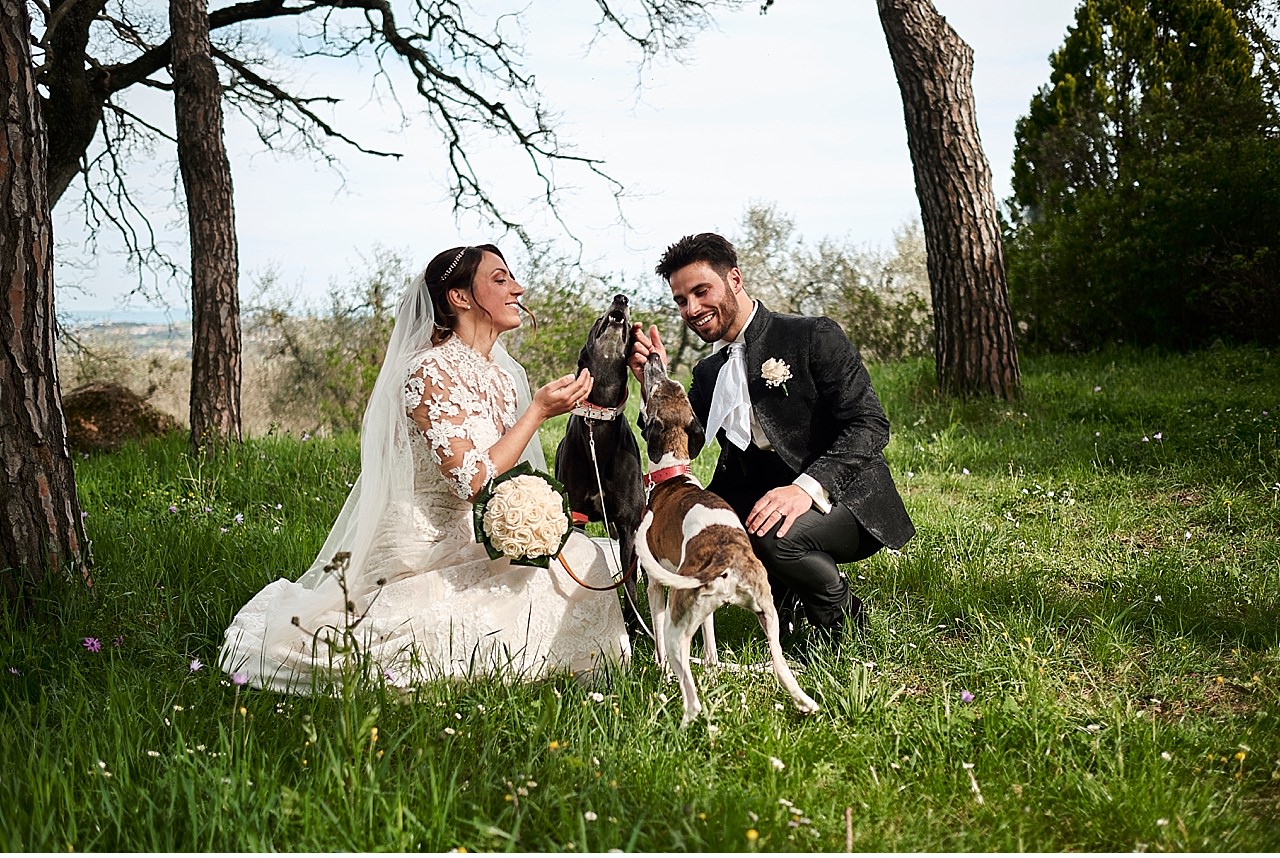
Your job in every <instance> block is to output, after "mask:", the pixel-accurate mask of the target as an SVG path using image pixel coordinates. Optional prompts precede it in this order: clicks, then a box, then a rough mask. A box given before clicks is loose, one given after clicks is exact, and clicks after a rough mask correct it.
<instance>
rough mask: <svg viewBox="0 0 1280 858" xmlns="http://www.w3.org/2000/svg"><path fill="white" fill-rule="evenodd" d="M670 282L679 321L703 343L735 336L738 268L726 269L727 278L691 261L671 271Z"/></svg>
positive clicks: (740, 280) (740, 288)
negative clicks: (680, 319)
mask: <svg viewBox="0 0 1280 858" xmlns="http://www.w3.org/2000/svg"><path fill="white" fill-rule="evenodd" d="M669 282H670V284H671V297H672V298H674V299H675V302H676V307H677V308H678V309H679V310H680V318H682V319H684V323H685V324H686V325H688V326H689V330H691V331H693V332H694V333H695V334H697V335H698V337H699V338H701V340H702V341H703V342H704V343H713V342H715V341H716V340H722V339H725V338H732V337H735V336H737V334H738V329H739V328H740V327H741V325H740V324H739V318H738V315H739V314H738V293H739V292H741V291H742V275H741V274H739V273H738V269H736V268H731V269H729V272H728V275H727V278H726V277H721V276H720V274H719V273H718V272H717V271H716V270H715V269H714V268H712V267H711V266H710V265H708V264H707V263H705V262H692V263H690V264H688V265H686V266H685V267H684V268H681V269H679V270H678V271H676V272H674V273H673V274H672V275H671V280H670V281H669Z"/></svg>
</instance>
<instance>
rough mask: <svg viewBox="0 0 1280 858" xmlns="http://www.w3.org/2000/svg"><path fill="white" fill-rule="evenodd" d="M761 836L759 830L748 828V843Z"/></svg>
mask: <svg viewBox="0 0 1280 858" xmlns="http://www.w3.org/2000/svg"><path fill="white" fill-rule="evenodd" d="M759 838H760V832H759V831H756V830H755V829H754V828H748V829H747V842H748V843H755V842H756V841H757V840H758V839H759Z"/></svg>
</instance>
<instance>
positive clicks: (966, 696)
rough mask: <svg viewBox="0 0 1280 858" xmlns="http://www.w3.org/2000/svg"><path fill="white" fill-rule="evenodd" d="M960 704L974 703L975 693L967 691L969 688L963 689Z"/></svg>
mask: <svg viewBox="0 0 1280 858" xmlns="http://www.w3.org/2000/svg"><path fill="white" fill-rule="evenodd" d="M960 702H961V703H972V702H973V692H972V691H970V690H969V689H967V688H965V689H962V690H961V691H960Z"/></svg>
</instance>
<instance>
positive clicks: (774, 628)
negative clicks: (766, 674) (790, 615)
mask: <svg viewBox="0 0 1280 858" xmlns="http://www.w3.org/2000/svg"><path fill="white" fill-rule="evenodd" d="M756 602H757V604H759V606H760V610H759V611H758V612H757V613H756V619H758V620H759V621H760V626H761V627H762V628H763V629H764V634H765V637H766V638H767V639H768V641H769V655H770V657H771V658H772V661H773V675H774V676H776V677H777V678H778V684H779V685H781V686H782V687H783V688H785V689H786V690H787V693H788V694H790V695H791V699H792V700H794V701H795V702H796V708H798V709H799V710H800V711H801V712H803V713H805V714H806V715H808V714H810V713H812V712H817V711H818V704H817V703H816V702H815V701H814V699H813V698H812V697H810V696H809V695H808V694H805V693H804V690H803V689H801V688H800V683H798V682H796V677H795V674H794V673H792V672H791V668H790V667H789V666H788V665H787V660H786V659H785V658H784V657H783V655H782V641H781V640H780V634H779V631H780V630H779V626H778V611H777V609H776V608H774V606H773V599H772V598H771V597H770V596H769V594H768V593H767V592H766V593H765V594H764V597H763V598H757V599H756Z"/></svg>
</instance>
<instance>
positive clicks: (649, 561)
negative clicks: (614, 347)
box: [636, 354, 818, 727]
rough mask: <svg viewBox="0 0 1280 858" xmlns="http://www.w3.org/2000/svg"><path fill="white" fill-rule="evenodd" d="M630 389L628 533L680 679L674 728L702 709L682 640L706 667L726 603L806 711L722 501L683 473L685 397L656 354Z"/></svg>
mask: <svg viewBox="0 0 1280 858" xmlns="http://www.w3.org/2000/svg"><path fill="white" fill-rule="evenodd" d="M640 390H641V393H642V395H643V404H642V413H641V434H642V435H643V436H644V440H645V443H646V445H647V447H648V456H649V471H648V475H647V476H646V477H645V486H646V487H647V488H648V489H649V505H648V509H647V510H646V511H645V514H644V518H643V519H641V522H640V529H639V530H638V531H637V533H636V554H637V555H638V556H639V559H640V566H641V568H642V569H644V571H645V573H646V574H647V575H648V579H649V582H648V595H649V610H650V613H651V614H652V616H653V635H654V649H655V652H656V655H657V659H658V663H659V664H664V665H665V666H666V667H667V669H668V670H669V671H671V672H672V673H674V674H675V676H676V678H677V679H678V680H679V682H680V694H681V697H682V698H683V700H684V718H683V720H682V721H681V722H680V726H681V727H685V726H688V724H689V723H690V722H691V721H693V720H694V719H695V718H697V717H698V714H699V713H700V712H701V711H702V702H701V701H700V700H699V699H698V689H697V686H695V685H694V682H693V674H692V672H691V671H690V669H689V644H690V641H691V640H692V639H693V634H694V632H696V631H697V630H698V629H699V628H701V629H702V640H703V646H704V650H705V662H706V663H708V664H715V663H716V642H715V628H714V620H713V616H712V615H713V614H714V613H715V611H716V609H717V608H719V607H720V606H722V605H728V604H733V605H740V606H741V607H744V608H746V609H747V610H749V611H751V612H752V613H754V614H755V615H756V619H758V620H759V621H760V625H761V627H762V628H763V629H764V633H765V636H766V637H767V638H768V641H769V655H770V657H771V661H772V663H773V673H774V676H776V677H777V678H778V682H779V683H780V684H781V685H782V687H783V688H785V689H786V690H787V692H788V693H789V694H790V695H791V697H792V699H794V700H795V702H796V706H797V707H798V708H799V709H800V711H801V712H804V713H806V714H807V713H810V712H816V711H817V709H818V704H817V703H815V702H814V700H813V698H811V697H809V695H807V694H805V693H804V691H803V690H801V688H800V685H799V683H797V682H796V678H795V675H794V674H793V673H792V672H791V668H790V667H788V666H787V662H786V661H785V659H784V658H783V656H782V644H781V643H780V642H779V640H778V613H777V610H776V609H775V608H774V606H773V596H772V594H771V593H770V590H769V578H768V575H767V573H766V572H765V568H764V565H763V564H761V562H760V560H759V559H758V558H757V557H756V555H755V553H754V552H753V551H752V550H751V542H750V540H749V539H748V537H747V531H746V529H745V528H744V527H743V526H742V522H741V521H739V520H738V516H737V515H736V514H735V513H734V511H733V509H732V508H731V507H730V506H729V504H727V503H726V502H725V501H724V500H723V499H721V498H720V497H719V496H718V495H715V494H713V493H712V492H709V491H707V490H706V489H704V488H703V487H702V485H701V484H699V482H698V481H697V479H695V478H694V476H693V474H692V473H690V471H689V463H690V462H691V461H692V460H693V459H694V457H696V456H697V455H698V452H699V451H700V450H701V449H702V444H703V441H704V432H703V428H702V424H701V423H700V422H699V421H698V418H697V417H696V416H695V415H694V413H693V408H692V407H691V406H690V405H689V397H688V396H687V395H686V394H685V392H684V388H683V387H681V386H680V385H679V384H678V383H676V382H674V381H672V380H671V379H670V378H668V377H667V372H666V368H665V367H664V366H663V365H662V361H661V359H660V358H659V357H658V356H657V355H656V354H651V355H650V356H649V361H648V363H646V364H645V368H644V381H643V382H642V384H641V385H640ZM668 588H669V589H670V592H669V593H668V592H667V590H668Z"/></svg>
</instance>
